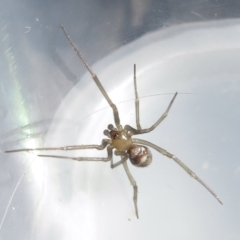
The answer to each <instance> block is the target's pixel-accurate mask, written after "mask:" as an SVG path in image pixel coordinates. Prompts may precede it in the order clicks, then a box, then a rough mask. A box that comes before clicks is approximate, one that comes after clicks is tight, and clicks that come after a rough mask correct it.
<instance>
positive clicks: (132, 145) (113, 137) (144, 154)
mask: <svg viewBox="0 0 240 240" xmlns="http://www.w3.org/2000/svg"><path fill="white" fill-rule="evenodd" d="M61 28H62V30H63V32H64V34H65V36H66V37H67V39H68V41H69V43H70V44H71V46H72V47H73V49H74V51H75V52H76V53H77V55H78V56H79V58H80V59H81V60H82V62H83V63H84V65H85V67H86V68H87V70H88V71H89V73H90V74H91V76H92V78H93V80H94V81H95V83H96V85H97V87H98V88H99V90H100V91H101V93H102V94H103V96H104V97H105V99H106V100H107V102H108V104H109V106H110V107H111V108H112V110H113V117H114V121H115V126H116V128H115V127H114V126H113V125H112V124H109V125H108V130H105V131H104V135H106V136H107V137H108V139H103V140H102V144H100V145H93V144H91V145H76V146H65V147H52V148H34V149H16V150H9V151H6V152H8V153H9V152H20V151H33V150H39V151H43V150H64V151H69V150H81V149H97V150H103V149H105V148H106V147H107V154H108V156H107V157H104V158H97V157H67V156H58V155H38V156H41V157H53V158H64V159H71V160H76V161H101V162H108V161H110V162H111V168H115V167H117V166H119V165H123V167H124V170H125V172H126V174H127V176H128V179H129V180H130V183H131V185H132V186H133V190H134V192H133V202H134V206H135V212H136V216H137V217H138V207H137V189H138V186H137V183H136V181H135V180H134V178H133V176H132V174H131V173H130V171H129V169H128V165H127V160H128V159H130V161H131V163H132V164H133V165H135V166H137V167H146V166H148V165H149V164H150V163H151V162H152V154H151V152H150V150H149V148H148V147H151V148H153V149H155V150H156V151H158V152H159V153H161V154H163V155H164V156H166V157H168V158H170V159H172V160H173V161H175V162H176V163H177V164H178V165H179V166H180V167H181V168H183V169H184V170H185V171H186V172H187V173H188V174H189V175H190V176H191V177H193V178H194V179H196V180H197V181H198V182H199V183H200V184H202V185H203V186H204V187H205V188H206V189H207V190H208V191H209V192H210V193H211V194H212V195H213V196H214V197H215V198H216V199H217V200H218V201H219V203H221V204H222V202H221V200H220V199H219V197H218V196H217V195H216V194H215V192H213V190H212V189H211V188H210V187H208V186H207V185H206V184H205V183H204V182H203V181H202V180H201V179H200V178H199V177H198V176H197V175H196V174H195V173H194V172H193V171H192V170H191V169H190V168H189V167H188V166H186V165H185V164H184V163H183V162H182V161H180V160H179V159H178V158H177V157H176V156H174V155H173V154H171V153H169V152H168V151H166V150H165V149H163V148H161V147H159V146H157V145H155V144H153V143H151V142H148V141H145V140H142V139H137V138H132V136H133V135H139V134H144V133H148V132H151V131H153V130H154V129H155V128H156V127H157V126H158V125H159V124H160V123H161V122H162V121H163V120H164V119H165V118H166V117H167V115H168V112H169V110H170V108H171V106H172V104H173V102H174V100H175V98H176V96H177V93H175V95H174V96H173V98H172V100H171V102H170V103H169V105H168V107H167V110H166V111H165V112H164V113H163V114H162V116H161V117H160V118H159V119H158V120H157V121H156V122H155V123H154V124H153V125H152V126H151V127H149V128H145V129H142V127H141V125H140V117H139V99H138V93H137V82H136V65H135V64H134V90H135V110H136V125H137V128H133V127H131V126H129V125H126V126H125V127H124V129H123V128H122V126H121V124H120V118H119V114H118V109H117V107H116V105H115V104H114V103H113V102H112V101H111V99H110V97H109V96H108V94H107V92H106V91H105V89H104V88H103V86H102V84H101V82H100V81H99V79H98V77H97V75H96V74H95V73H94V72H93V71H92V69H91V68H90V67H89V65H88V64H87V63H86V61H85V60H84V58H83V55H82V54H81V52H80V51H79V50H78V49H77V47H76V45H75V44H74V43H73V41H72V40H71V38H70V37H69V35H68V34H67V32H66V30H65V29H64V27H63V26H61ZM113 149H115V152H114V154H115V155H116V156H120V157H121V160H120V161H118V162H117V163H113Z"/></svg>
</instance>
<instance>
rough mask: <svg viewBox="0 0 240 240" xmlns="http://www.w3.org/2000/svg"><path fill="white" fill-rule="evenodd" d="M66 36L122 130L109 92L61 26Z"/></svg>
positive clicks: (120, 128)
mask: <svg viewBox="0 0 240 240" xmlns="http://www.w3.org/2000/svg"><path fill="white" fill-rule="evenodd" d="M61 28H62V30H63V33H64V35H65V36H66V38H67V39H68V42H69V43H70V44H71V46H72V48H73V49H74V51H75V52H76V53H77V55H78V56H79V58H80V59H81V60H82V62H83V64H84V65H85V67H86V68H87V70H88V71H89V73H90V74H91V76H92V78H93V80H94V81H95V83H96V84H97V86H98V88H99V90H100V91H101V93H102V94H103V96H104V97H105V99H106V100H107V102H108V104H109V105H110V106H111V108H112V110H113V116H114V121H115V124H116V126H117V128H118V129H119V130H122V127H121V125H120V119H119V114H118V109H117V107H116V105H115V104H114V103H113V102H112V100H111V99H110V97H109V96H108V94H107V92H106V91H105V89H104V88H103V86H102V84H101V82H100V81H99V79H98V77H97V75H96V74H95V73H94V72H93V70H92V69H91V68H90V66H89V65H88V64H87V62H86V61H85V59H84V57H83V55H82V53H81V52H80V51H79V50H78V48H77V46H76V45H75V44H74V42H73V41H72V39H71V38H70V36H69V35H68V34H67V32H66V30H65V28H64V27H63V26H61Z"/></svg>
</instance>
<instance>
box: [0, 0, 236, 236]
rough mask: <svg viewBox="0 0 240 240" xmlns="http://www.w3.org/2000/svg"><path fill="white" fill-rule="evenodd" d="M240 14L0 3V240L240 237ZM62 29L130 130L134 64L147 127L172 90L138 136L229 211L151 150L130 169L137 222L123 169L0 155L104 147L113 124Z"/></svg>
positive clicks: (161, 6)
mask: <svg viewBox="0 0 240 240" xmlns="http://www.w3.org/2000/svg"><path fill="white" fill-rule="evenodd" d="M239 18H240V2H239V1H237V0H209V1H207V0H206V1H194V0H192V1H190V0H182V1H172V0H166V1H163V0H131V1H124V0H122V1H119V0H112V1H108V0H99V1H95V0H91V1H89V0H78V1H74V0H70V1H49V2H46V1H37V0H34V1H29V0H25V1H23V0H21V1H16V0H10V1H9V0H8V1H6V0H1V1H0V123H1V124H0V150H1V152H0V188H1V191H0V206H1V207H0V239H1V240H10V239H18V240H23V239H24V240H26V239H27V240H28V239H29V240H33V239H34V240H35V239H49V240H54V239H84V240H85V239H104V240H106V239H115V240H116V239H199V240H200V239H224V240H225V239H226V240H231V239H239V238H240V230H239V229H240V228H239V221H240V193H239V185H240V160H239V153H240V151H239V134H240V127H239V117H240V108H239V101H240V97H239V96H240V94H239V93H240V82H239V81H240V80H239V79H240V70H239V69H240V68H239V66H240V65H239V64H240V19H239ZM60 25H63V26H64V27H65V28H66V30H67V32H68V34H69V35H70V36H71V38H72V39H73V41H74V42H75V44H76V45H77V46H78V48H79V49H80V50H81V52H82V53H83V55H84V56H85V58H86V60H87V62H88V63H89V65H90V66H92V68H93V69H94V71H95V72H96V73H97V74H98V76H99V78H100V80H101V81H102V83H103V85H104V87H105V88H106V91H107V92H108V93H109V95H110V97H111V99H112V100H113V101H114V102H115V103H116V104H117V106H118V108H119V111H120V117H121V123H122V124H123V125H125V124H131V125H132V126H135V120H134V118H135V112H134V91H133V80H132V78H133V64H134V63H136V64H137V77H138V90H139V96H140V106H141V109H140V111H141V115H140V116H141V121H142V125H143V127H149V126H150V125H151V124H153V123H154V122H155V121H156V120H157V119H158V118H159V116H160V115H161V114H162V113H163V112H164V111H165V109H166V107H167V106H168V104H169V102H170V100H171V98H172V96H173V94H174V93H175V92H177V91H178V92H179V95H178V97H177V99H176V101H175V103H174V105H173V108H172V109H171V112H170V114H169V116H168V118H167V119H166V120H164V123H162V125H161V127H160V126H159V127H158V128H157V129H156V130H155V131H154V132H153V133H150V134H149V135H146V136H145V135H144V136H140V137H143V138H144V139H146V140H149V141H151V142H153V143H155V144H157V145H160V146H161V147H163V148H166V149H167V150H168V151H169V152H171V153H173V154H176V156H178V157H179V158H180V159H181V160H182V161H183V162H184V163H186V164H187V165H188V166H189V167H190V168H191V169H193V171H194V172H196V173H197V174H198V175H199V177H200V178H202V179H203V180H204V181H205V182H206V183H207V184H208V185H209V186H210V187H211V188H213V190H214V191H216V192H217V194H218V195H219V197H220V198H221V200H222V201H223V203H224V205H223V206H221V205H219V204H218V202H217V201H216V200H215V199H214V198H212V196H211V195H210V194H209V193H208V192H207V191H206V190H205V189H203V188H202V187H201V186H200V185H199V184H198V183H197V182H195V180H193V179H191V178H189V176H188V175H187V174H186V173H185V172H184V171H182V169H180V168H179V167H178V166H176V164H174V163H172V162H171V161H168V159H166V158H165V157H164V156H161V155H160V154H159V153H156V152H154V151H153V161H154V162H153V164H152V166H150V167H149V168H147V169H137V168H134V167H133V168H130V169H131V172H132V174H133V176H134V178H135V179H136V181H137V183H138V186H139V212H140V219H139V220H137V219H136V217H135V213H134V207H133V202H132V194H133V193H132V187H131V185H130V184H129V182H128V179H127V177H126V176H125V172H124V171H123V169H122V167H121V166H120V167H118V168H117V169H114V170H112V169H111V168H110V166H109V165H110V164H108V163H78V162H74V161H67V160H62V159H61V160H59V159H50V158H38V157H37V156H36V153H23V152H22V153H14V154H6V153H4V151H5V150H8V149H18V148H34V147H44V146H45V147H51V146H65V145H76V144H90V143H93V144H100V142H101V139H102V138H103V137H104V136H103V134H102V132H103V130H104V129H105V128H106V127H107V125H108V124H109V123H113V118H112V111H111V109H110V108H109V106H108V105H107V102H106V101H105V99H103V96H102V95H101V94H100V93H99V90H98V89H97V88H96V86H95V84H94V82H93V81H92V79H91V78H90V75H89V74H88V73H86V69H85V67H84V66H83V64H82V63H81V62H80V61H79V59H78V58H77V56H76V54H75V53H74V51H73V50H72V49H71V46H70V44H69V43H68V42H67V40H66V37H65V36H64V34H63V33H62V31H61V28H60ZM85 73H86V74H85ZM140 137H139V138H140ZM45 153H46V152H45ZM51 153H52V152H51ZM55 154H57V155H61V154H63V155H71V156H88V157H89V156H106V152H104V151H103V152H101V153H99V152H95V151H81V152H77V153H75V152H74V153H73V152H72V153H61V152H57V153H55ZM115 160H116V161H117V160H118V158H117V157H116V159H115Z"/></svg>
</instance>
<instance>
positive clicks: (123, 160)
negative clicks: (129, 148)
mask: <svg viewBox="0 0 240 240" xmlns="http://www.w3.org/2000/svg"><path fill="white" fill-rule="evenodd" d="M127 160H128V155H127V154H125V155H122V158H121V160H120V161H118V162H116V163H113V159H111V168H115V167H117V166H119V165H120V164H122V163H124V162H126V161H127Z"/></svg>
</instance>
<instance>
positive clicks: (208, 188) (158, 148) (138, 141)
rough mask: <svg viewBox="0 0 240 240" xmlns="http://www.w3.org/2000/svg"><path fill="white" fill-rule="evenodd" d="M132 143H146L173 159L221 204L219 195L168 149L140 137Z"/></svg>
mask: <svg viewBox="0 0 240 240" xmlns="http://www.w3.org/2000/svg"><path fill="white" fill-rule="evenodd" d="M132 141H133V143H137V144H143V145H147V146H149V147H151V148H153V149H155V150H156V151H158V152H160V153H161V154H163V155H164V156H166V157H168V158H171V159H172V160H173V161H175V162H176V163H177V164H178V165H179V166H180V167H181V168H183V169H184V170H185V171H186V172H187V173H188V174H189V175H190V176H191V177H193V178H194V179H195V180H197V181H198V182H199V183H200V184H201V185H202V186H203V187H205V188H206V189H207V190H208V191H209V192H210V193H211V194H212V195H213V196H214V197H215V198H216V199H217V200H218V202H219V203H220V204H222V205H223V203H222V201H221V200H220V199H219V197H218V196H217V194H216V193H215V192H214V191H213V190H212V189H211V188H210V187H209V186H208V185H207V184H206V183H204V182H203V181H202V180H201V179H200V178H199V177H198V176H197V175H196V174H195V173H194V172H193V171H192V170H191V169H190V168H189V167H188V166H186V165H185V164H184V163H183V162H182V161H180V160H179V159H178V158H177V157H176V156H174V155H173V154H171V153H169V152H168V151H166V150H165V149H163V148H161V147H159V146H157V145H155V144H153V143H151V142H148V141H146V140H142V139H132Z"/></svg>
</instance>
